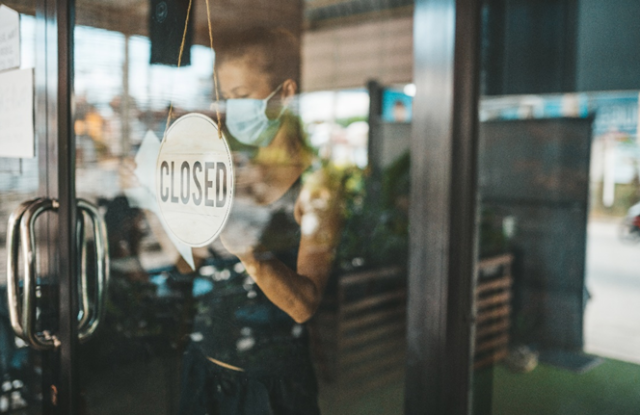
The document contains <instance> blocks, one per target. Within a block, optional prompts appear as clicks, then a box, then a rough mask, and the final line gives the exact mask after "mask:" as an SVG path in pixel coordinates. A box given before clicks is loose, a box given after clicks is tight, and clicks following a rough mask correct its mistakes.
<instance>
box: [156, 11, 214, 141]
mask: <svg viewBox="0 0 640 415" xmlns="http://www.w3.org/2000/svg"><path fill="white" fill-rule="evenodd" d="M206 1H207V21H208V23H209V43H210V45H211V52H212V53H213V54H214V55H215V51H214V50H213V35H212V31H211V14H210V12H209V0H206ZM192 4H193V0H189V7H188V8H187V19H186V21H185V22H184V31H183V32H182V42H180V52H179V54H178V68H180V64H181V63H182V53H183V52H184V43H185V41H186V39H187V29H188V27H189V16H190V15H191V5H192ZM213 85H214V89H215V91H216V115H217V118H218V137H219V138H220V139H222V129H221V122H220V109H219V107H220V102H219V96H218V75H217V74H216V68H215V66H214V67H213ZM172 114H173V102H172V101H169V115H168V116H167V125H166V126H165V129H164V135H165V138H166V135H167V131H168V130H169V123H170V122H171V115H172Z"/></svg>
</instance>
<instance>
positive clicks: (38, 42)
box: [0, 0, 59, 414]
mask: <svg viewBox="0 0 640 415" xmlns="http://www.w3.org/2000/svg"><path fill="white" fill-rule="evenodd" d="M0 15H1V19H0V20H1V21H2V27H0V33H2V35H1V36H2V40H3V43H2V44H3V48H2V58H3V59H2V66H1V67H0V111H2V115H0V120H1V121H0V136H1V137H2V138H1V141H2V146H1V147H2V148H1V149H0V239H1V240H2V245H1V246H0V310H1V311H0V385H1V386H0V413H12V414H14V413H15V414H17V413H20V414H41V413H50V412H51V411H52V410H53V408H54V407H55V406H56V405H57V402H58V387H57V385H58V383H57V381H58V373H59V365H58V360H57V358H56V354H55V353H54V352H53V349H54V347H55V345H54V343H55V342H56V340H59V338H58V337H57V335H58V333H57V329H58V312H57V310H58V278H57V266H58V254H59V252H58V251H57V245H56V243H55V241H56V240H57V237H56V233H57V230H56V227H57V220H56V214H55V213H54V212H53V211H54V210H55V209H56V206H55V204H54V203H52V199H55V197H56V195H57V182H56V181H55V178H56V176H55V174H52V172H55V170H56V168H57V163H56V162H55V148H56V145H57V143H56V141H55V138H56V131H55V128H52V127H53V126H54V124H52V120H54V117H55V114H56V112H55V97H56V94H55V88H56V83H51V80H52V75H53V76H55V75H54V74H55V71H54V68H55V61H51V58H52V56H55V46H54V45H53V43H52V42H53V41H54V40H55V38H53V37H51V32H52V31H51V29H52V26H51V24H50V23H51V15H50V11H48V10H47V9H46V7H45V4H44V2H38V1H35V0H33V1H29V0H27V1H18V2H16V1H6V2H3V3H2V5H0ZM8 39H14V41H15V43H13V44H12V43H11V42H10V41H8ZM12 58H15V60H14V59H12ZM54 79H55V78H54ZM25 113H26V114H25ZM5 241H6V243H5Z"/></svg>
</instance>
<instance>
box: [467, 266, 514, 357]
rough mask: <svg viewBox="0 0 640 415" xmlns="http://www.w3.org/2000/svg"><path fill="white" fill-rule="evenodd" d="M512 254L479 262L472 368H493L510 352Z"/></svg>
mask: <svg viewBox="0 0 640 415" xmlns="http://www.w3.org/2000/svg"><path fill="white" fill-rule="evenodd" d="M512 261H513V257H512V256H511V255H501V256H498V257H495V258H491V259H487V260H484V261H480V263H479V264H478V283H477V286H476V310H477V311H476V313H477V314H476V346H475V359H474V368H476V369H478V368H481V367H484V366H489V365H492V364H494V363H496V362H498V361H500V360H502V359H503V358H504V357H506V355H507V353H508V351H509V329H510V328H511V318H510V314H511V285H512V284H513V278H512V276H511V263H512Z"/></svg>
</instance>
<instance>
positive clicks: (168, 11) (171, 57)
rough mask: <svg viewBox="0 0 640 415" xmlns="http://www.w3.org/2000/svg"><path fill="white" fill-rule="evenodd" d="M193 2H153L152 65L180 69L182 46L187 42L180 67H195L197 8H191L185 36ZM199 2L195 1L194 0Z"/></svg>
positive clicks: (172, 0) (181, 0)
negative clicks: (194, 35) (192, 62)
mask: <svg viewBox="0 0 640 415" xmlns="http://www.w3.org/2000/svg"><path fill="white" fill-rule="evenodd" d="M189 1H190V0H150V2H151V4H150V6H151V7H149V40H150V41H151V62H150V63H151V64H161V65H170V66H178V57H179V56H180V45H181V43H182V38H183V36H184V37H185V39H184V49H183V51H182V60H181V61H180V66H186V65H190V64H191V45H192V43H193V25H194V24H195V22H194V21H193V17H194V12H193V10H194V5H192V6H191V13H190V16H189V20H188V22H189V24H188V25H187V32H186V36H185V32H184V28H185V24H186V23H187V13H188V10H189ZM194 3H195V1H194Z"/></svg>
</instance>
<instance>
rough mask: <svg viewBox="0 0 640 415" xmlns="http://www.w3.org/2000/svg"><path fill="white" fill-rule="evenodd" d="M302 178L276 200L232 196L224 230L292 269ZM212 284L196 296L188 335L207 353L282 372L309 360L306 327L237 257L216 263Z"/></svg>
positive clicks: (260, 369) (240, 364) (247, 366)
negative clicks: (251, 241)
mask: <svg viewBox="0 0 640 415" xmlns="http://www.w3.org/2000/svg"><path fill="white" fill-rule="evenodd" d="M300 187H301V184H300V179H298V180H297V181H296V182H295V183H294V184H293V185H292V186H291V188H289V190H288V191H287V192H286V193H285V194H284V195H283V196H282V197H281V198H280V199H278V200H277V201H275V202H273V203H271V204H269V205H257V204H253V203H251V201H249V200H238V199H236V201H234V207H233V210H232V214H231V217H230V219H229V223H228V224H227V230H229V231H234V232H238V233H240V234H241V235H244V234H245V233H246V237H247V238H253V239H254V240H255V241H259V245H260V247H261V252H262V251H264V253H262V254H260V255H264V256H265V257H266V258H273V257H275V258H277V259H278V260H280V261H282V262H283V263H284V264H285V265H286V266H288V267H289V268H291V269H293V270H296V268H297V258H298V249H299V244H300V226H299V225H298V223H297V222H296V221H295V218H294V207H295V203H296V200H297V199H298V195H299V193H300ZM210 271H211V272H212V275H211V280H212V284H213V286H212V288H211V290H210V291H209V292H207V293H206V294H204V295H201V296H198V297H196V299H197V300H198V301H197V314H196V317H195V323H194V329H193V333H192V335H191V339H192V342H193V345H194V346H196V347H197V348H198V349H199V350H200V351H201V352H202V353H203V354H204V355H205V356H208V357H212V358H214V359H216V360H219V361H221V362H224V363H227V364H230V365H233V366H236V367H240V368H242V369H244V370H245V371H247V372H255V373H269V374H285V373H291V371H292V370H293V371H295V370H296V368H299V367H303V366H305V365H306V364H307V362H308V359H309V357H308V340H307V332H306V328H305V326H304V325H302V324H298V323H296V322H295V321H294V320H293V319H292V318H291V317H290V316H289V315H288V314H286V313H285V312H284V311H282V310H281V309H280V308H278V307H277V306H276V305H274V304H273V303H272V302H271V301H270V300H269V299H268V298H267V297H266V296H265V294H264V293H263V292H262V290H261V289H260V287H258V285H257V284H255V282H254V281H253V279H252V278H251V277H250V276H249V274H248V273H247V272H246V271H245V269H244V266H243V265H242V263H241V262H239V261H238V260H237V259H230V260H221V261H219V262H217V263H216V265H214V269H212V270H210Z"/></svg>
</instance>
